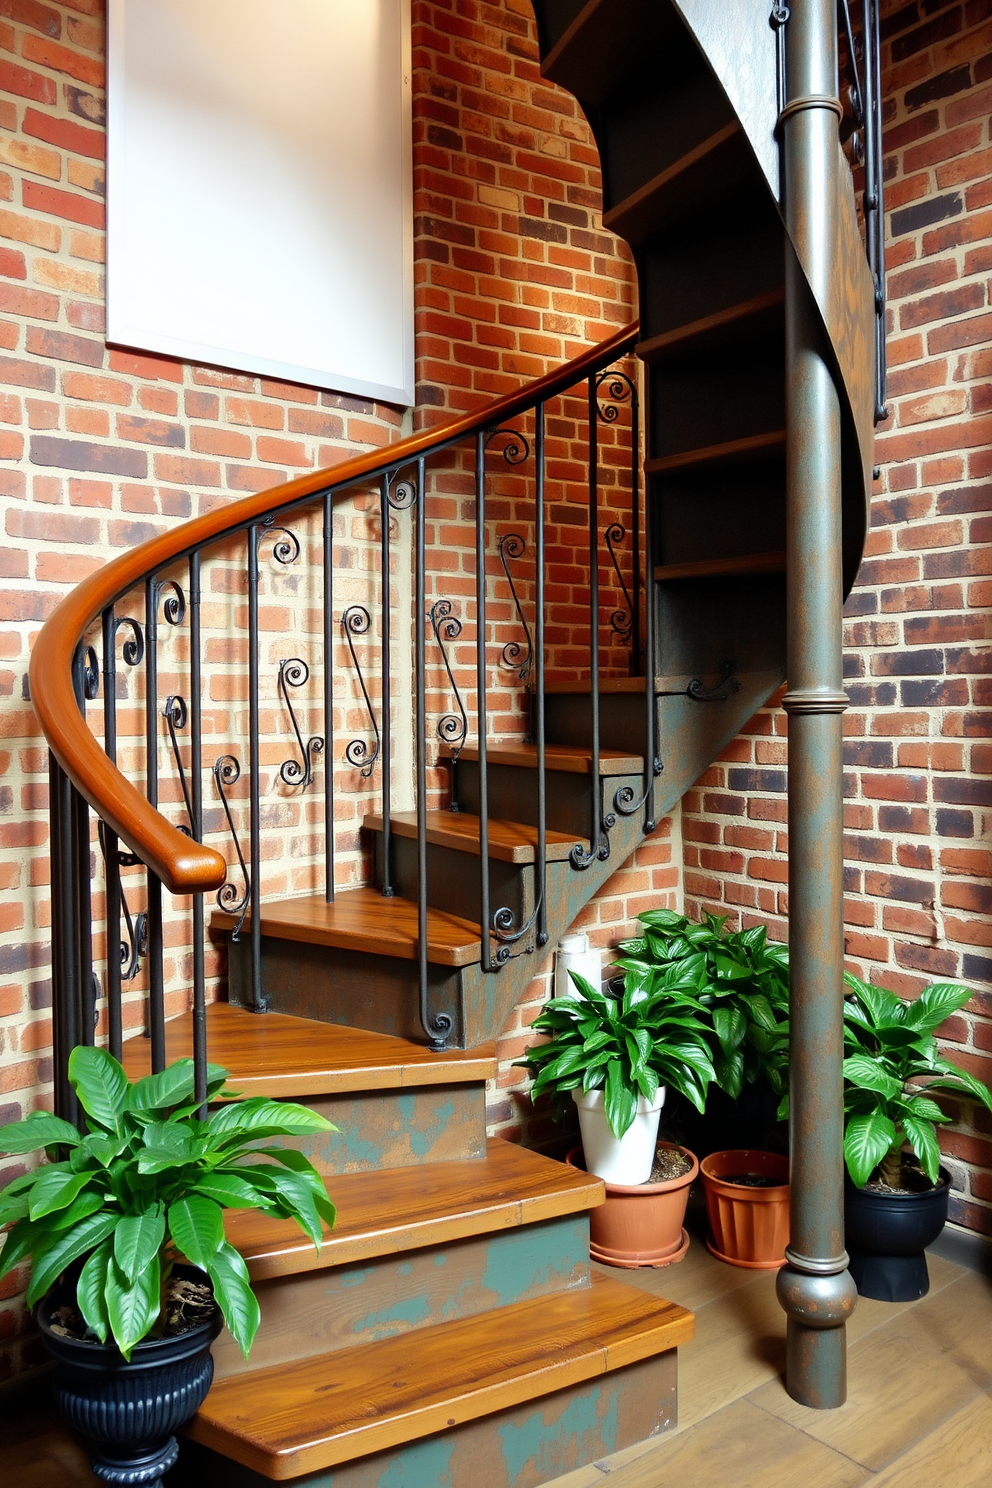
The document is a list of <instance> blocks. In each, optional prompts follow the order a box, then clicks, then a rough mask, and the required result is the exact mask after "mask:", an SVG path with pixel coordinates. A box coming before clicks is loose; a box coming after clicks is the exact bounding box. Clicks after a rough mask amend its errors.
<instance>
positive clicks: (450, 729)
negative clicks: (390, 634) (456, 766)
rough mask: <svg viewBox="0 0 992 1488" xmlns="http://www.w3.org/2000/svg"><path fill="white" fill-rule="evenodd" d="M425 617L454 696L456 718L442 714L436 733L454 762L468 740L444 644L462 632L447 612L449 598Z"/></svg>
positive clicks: (466, 724) (434, 604)
mask: <svg viewBox="0 0 992 1488" xmlns="http://www.w3.org/2000/svg"><path fill="white" fill-rule="evenodd" d="M427 618H428V619H429V620H430V623H431V630H433V632H434V639H435V640H436V641H437V646H438V650H439V651H440V653H441V660H442V661H443V662H444V670H445V671H446V672H447V674H448V683H449V685H450V687H451V691H452V692H453V693H454V697H455V707H456V708H457V709H458V713H457V715H456V714H454V713H445V714H444V716H443V717H442V718H441V719H439V721H438V725H437V734H438V738H439V739H440V740H441V741H442V743H444V744H447V745H448V748H449V749H450V750H451V758H452V760H457V758H458V756H459V754H460V753H461V751H462V748H463V747H464V744H465V740H466V739H467V738H468V714H467V713H466V712H465V704H464V703H463V702H462V695H461V693H460V692H459V691H458V683H457V682H456V681H455V678H454V674H453V672H452V670H451V662H450V661H449V660H448V652H447V649H446V647H445V644H444V643H445V641H447V642H448V643H449V644H450V643H451V642H452V641H457V639H458V637H459V636H460V635H461V633H462V622H461V621H460V620H459V619H458V617H457V616H456V615H453V614H452V613H451V600H450V599H438V600H435V601H434V603H433V604H432V605H431V608H430V611H429V613H428V617H427Z"/></svg>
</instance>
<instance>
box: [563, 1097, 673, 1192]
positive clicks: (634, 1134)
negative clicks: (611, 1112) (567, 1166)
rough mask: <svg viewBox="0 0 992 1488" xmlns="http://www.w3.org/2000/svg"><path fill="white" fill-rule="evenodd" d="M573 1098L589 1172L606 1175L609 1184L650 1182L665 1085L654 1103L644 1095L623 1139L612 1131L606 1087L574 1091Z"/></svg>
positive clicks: (638, 1102)
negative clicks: (606, 1102)
mask: <svg viewBox="0 0 992 1488" xmlns="http://www.w3.org/2000/svg"><path fill="white" fill-rule="evenodd" d="M572 1099H573V1100H574V1102H575V1104H576V1105H577V1106H578V1108H579V1130H580V1132H581V1133H582V1151H583V1154H584V1158H585V1169H586V1172H587V1173H595V1175H596V1177H597V1178H604V1179H605V1180H606V1182H607V1183H625V1184H628V1185H630V1186H633V1185H634V1184H637V1183H647V1181H648V1179H649V1178H650V1177H651V1169H652V1167H653V1166H654V1153H655V1147H656V1145H657V1142H658V1123H659V1122H660V1120H661V1108H662V1106H663V1105H664V1104H665V1087H664V1086H663V1085H662V1086H661V1087H660V1089H659V1091H658V1094H657V1095H656V1097H655V1099H654V1102H653V1104H651V1105H649V1104H648V1102H647V1101H646V1100H645V1099H644V1096H643V1095H642V1096H640V1097H639V1098H638V1101H637V1114H636V1115H635V1117H634V1120H633V1123H632V1125H631V1126H630V1128H629V1129H628V1130H627V1131H625V1132H624V1134H623V1136H622V1137H620V1138H617V1137H615V1136H614V1135H613V1133H612V1132H611V1131H610V1123H609V1122H608V1121H607V1119H606V1109H605V1096H604V1094H603V1092H602V1090H590V1091H589V1092H588V1094H586V1095H583V1093H582V1091H581V1090H573V1091H572Z"/></svg>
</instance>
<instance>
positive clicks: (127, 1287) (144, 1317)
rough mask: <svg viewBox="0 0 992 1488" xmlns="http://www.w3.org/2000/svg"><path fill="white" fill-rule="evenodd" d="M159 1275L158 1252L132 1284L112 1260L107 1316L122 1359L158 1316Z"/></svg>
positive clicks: (109, 1271) (139, 1340)
mask: <svg viewBox="0 0 992 1488" xmlns="http://www.w3.org/2000/svg"><path fill="white" fill-rule="evenodd" d="M161 1282H162V1276H161V1267H160V1265H159V1259H158V1252H157V1251H156V1253H155V1256H154V1258H153V1260H152V1262H151V1265H149V1266H146V1267H145V1269H144V1270H143V1271H139V1272H138V1274H137V1275H136V1276H135V1277H134V1279H133V1281H132V1280H129V1279H128V1277H127V1276H125V1274H124V1272H123V1271H122V1270H121V1268H120V1267H119V1266H118V1265H117V1263H116V1262H115V1261H111V1263H110V1266H109V1268H108V1272H107V1286H106V1298H107V1316H108V1318H109V1321H110V1331H111V1332H112V1333H113V1335H114V1339H115V1341H116V1343H117V1347H118V1348H119V1349H120V1351H121V1353H122V1354H123V1355H124V1357H125V1359H130V1357H131V1350H132V1349H133V1348H134V1345H135V1344H136V1343H140V1342H141V1340H142V1339H143V1338H144V1337H145V1336H146V1334H147V1333H148V1332H149V1330H150V1329H151V1328H152V1326H153V1324H154V1323H155V1321H156V1319H157V1318H158V1315H159V1310H160V1306H161V1303H160V1297H159V1292H160V1288H161Z"/></svg>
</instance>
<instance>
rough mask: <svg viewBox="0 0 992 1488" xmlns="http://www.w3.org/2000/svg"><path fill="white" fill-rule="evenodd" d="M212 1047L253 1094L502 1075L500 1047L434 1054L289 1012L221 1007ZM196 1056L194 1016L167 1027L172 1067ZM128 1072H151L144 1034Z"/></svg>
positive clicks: (216, 1060) (212, 1023)
mask: <svg viewBox="0 0 992 1488" xmlns="http://www.w3.org/2000/svg"><path fill="white" fill-rule="evenodd" d="M207 1047H208V1049H209V1051H210V1059H211V1062H212V1063H213V1064H219V1065H222V1066H223V1067H224V1069H226V1070H229V1071H230V1074H231V1086H232V1088H233V1089H234V1090H240V1091H242V1092H243V1093H244V1094H245V1095H269V1096H281V1097H283V1098H285V1099H291V1098H292V1097H294V1096H303V1095H320V1094H333V1093H334V1092H336V1091H350V1090H395V1089H402V1088H404V1087H406V1086H410V1087H413V1086H421V1085H451V1084H461V1083H464V1082H465V1081H469V1080H488V1079H491V1078H492V1076H493V1075H495V1073H496V1055H495V1048H494V1046H493V1045H492V1044H482V1045H481V1046H480V1047H479V1048H476V1049H449V1050H447V1051H446V1052H445V1053H444V1054H434V1053H432V1052H431V1050H430V1049H428V1048H427V1046H426V1045H425V1044H414V1043H411V1042H410V1041H409V1040H407V1039H402V1038H393V1037H392V1036H391V1035H390V1034H386V1033H369V1032H367V1031H366V1030H365V1029H362V1028H345V1027H342V1026H341V1025H340V1024H336V1023H316V1022H313V1021H311V1020H310V1019H309V1018H290V1017H287V1016H286V1015H285V1014H283V1013H251V1012H248V1011H247V1010H246V1009H245V1008H238V1007H231V1006H230V1005H229V1004H228V1003H226V1002H214V1003H211V1004H210V1006H209V1007H208V1008H207ZM192 1052H193V1020H192V1017H191V1015H190V1014H189V1013H183V1014H182V1015H181V1016H180V1017H178V1018H170V1020H169V1022H168V1023H167V1024H166V1025H165V1055H166V1059H167V1061H168V1062H170V1063H171V1061H172V1060H174V1059H181V1058H183V1057H188V1056H189V1055H191V1054H192ZM123 1062H124V1068H125V1070H126V1071H127V1073H128V1075H129V1076H130V1078H131V1079H132V1080H136V1079H138V1078H139V1077H140V1076H141V1075H146V1074H148V1072H149V1069H150V1065H151V1044H150V1041H149V1040H148V1039H146V1038H142V1037H141V1036H140V1035H139V1036H138V1037H137V1038H130V1039H127V1040H126V1041H125V1044H124V1061H123Z"/></svg>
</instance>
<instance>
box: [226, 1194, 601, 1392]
mask: <svg viewBox="0 0 992 1488" xmlns="http://www.w3.org/2000/svg"><path fill="white" fill-rule="evenodd" d="M588 1283H589V1220H588V1217H587V1215H585V1214H578V1215H567V1216H565V1217H564V1218H561V1219H554V1220H548V1221H545V1222H544V1223H541V1224H533V1225H521V1226H518V1227H515V1228H513V1229H510V1230H503V1231H500V1232H498V1233H495V1234H486V1235H479V1236H475V1237H473V1238H471V1239H468V1240H459V1241H455V1242H453V1243H452V1244H450V1245H446V1246H444V1247H442V1248H439V1249H424V1250H415V1251H410V1252H408V1253H401V1254H399V1255H389V1256H383V1257H381V1258H380V1259H377V1260H371V1261H369V1262H368V1263H367V1264H366V1265H364V1266H343V1267H334V1268H331V1269H328V1270H322V1271H310V1272H306V1273H304V1274H303V1275H299V1276H286V1277H279V1278H277V1279H275V1280H272V1281H267V1282H260V1283H258V1284H257V1285H256V1288H255V1290H256V1295H257V1296H258V1300H259V1303H260V1304H261V1308H262V1325H261V1328H260V1329H259V1332H258V1336H257V1338H256V1340H255V1344H254V1346H253V1348H252V1352H251V1359H250V1360H249V1361H248V1362H247V1363H246V1362H245V1360H244V1359H243V1358H242V1356H241V1351H240V1350H239V1349H238V1347H237V1345H236V1344H235V1342H234V1340H233V1339H232V1338H231V1337H230V1335H229V1334H228V1333H227V1332H226V1331H225V1332H224V1333H223V1334H222V1335H221V1337H220V1338H219V1339H218V1340H217V1342H216V1343H215V1345H214V1350H213V1353H214V1362H215V1366H216V1374H217V1378H218V1379H221V1378H223V1377H224V1376H225V1375H228V1374H243V1373H246V1372H248V1371H249V1370H252V1369H264V1368H266V1367H267V1366H269V1365H271V1364H282V1363H287V1362H289V1361H290V1360H292V1359H302V1358H307V1357H311V1356H314V1355H318V1354H328V1353H332V1352H333V1351H334V1350H336V1349H346V1348H348V1347H349V1346H351V1345H353V1344H362V1343H374V1342H376V1340H378V1339H380V1338H393V1337H395V1336H396V1335H397V1334H400V1333H407V1332H413V1331H414V1330H416V1329H418V1328H428V1327H430V1326H431V1325H432V1324H434V1323H440V1322H448V1321H450V1320H452V1319H453V1318H459V1317H472V1316H475V1315H476V1314H478V1313H483V1312H490V1311H492V1310H493V1309H494V1308H497V1307H506V1306H508V1305H510V1304H511V1303H513V1302H524V1301H528V1300H533V1299H536V1298H538V1297H543V1296H546V1295H548V1294H549V1293H551V1292H559V1291H564V1290H565V1289H567V1288H570V1287H577V1286H587V1285H588ZM411 1347H415V1344H413V1343H411Z"/></svg>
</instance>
